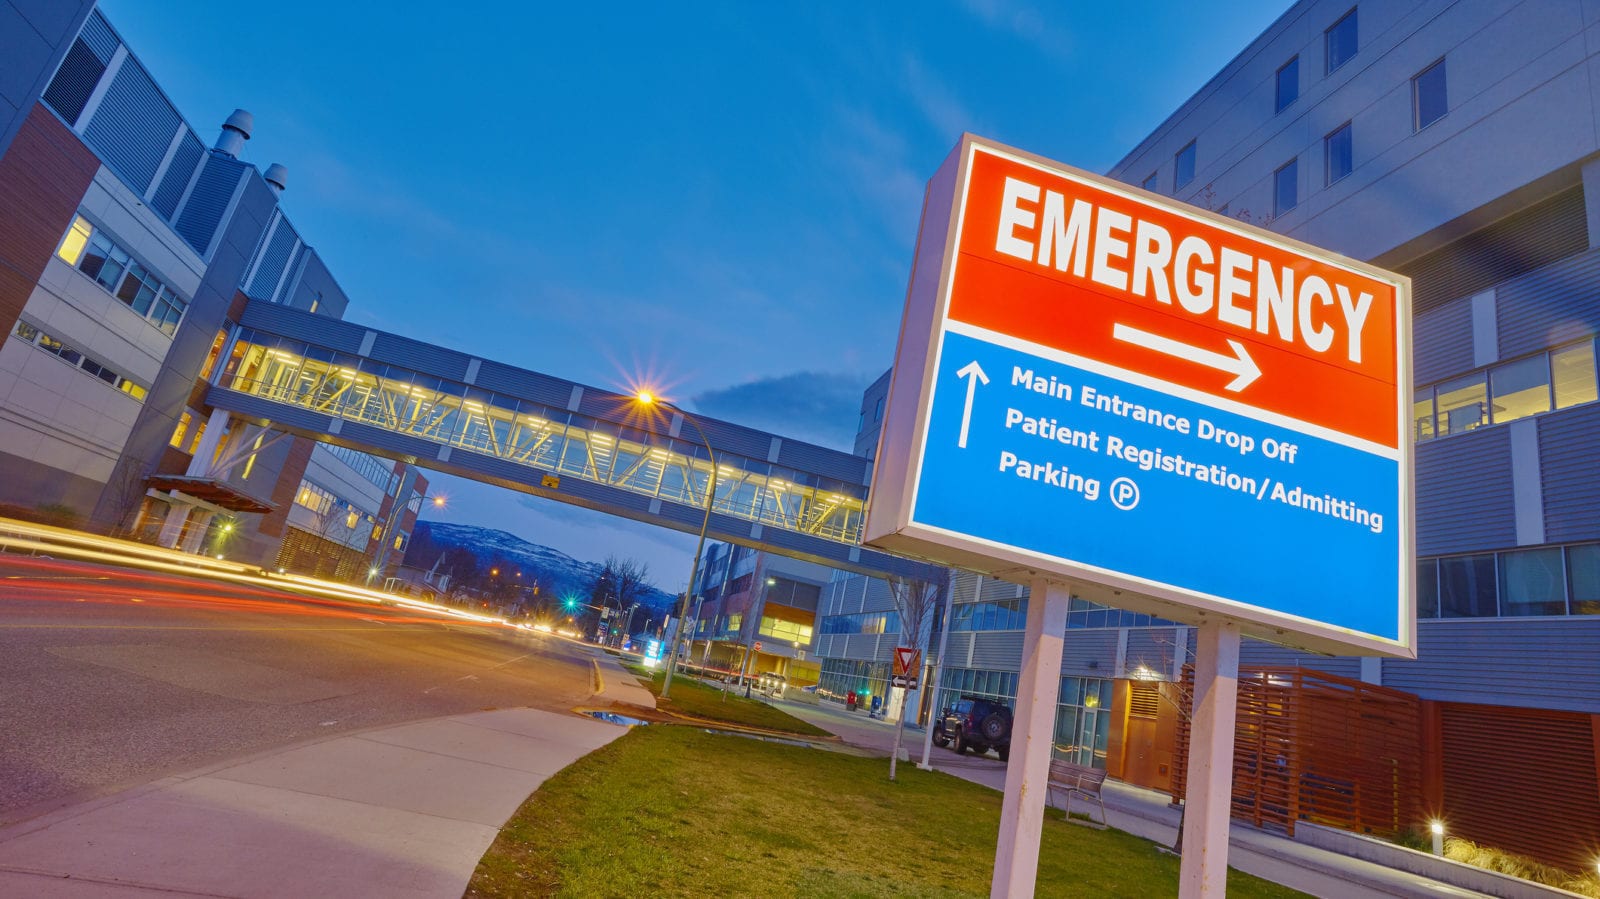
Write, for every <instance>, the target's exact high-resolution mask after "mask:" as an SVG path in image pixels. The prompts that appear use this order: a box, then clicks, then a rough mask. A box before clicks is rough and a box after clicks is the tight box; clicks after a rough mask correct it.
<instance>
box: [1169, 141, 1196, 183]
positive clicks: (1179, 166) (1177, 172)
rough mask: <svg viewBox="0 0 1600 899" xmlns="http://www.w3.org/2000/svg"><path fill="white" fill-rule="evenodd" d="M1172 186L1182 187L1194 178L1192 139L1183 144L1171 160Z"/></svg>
mask: <svg viewBox="0 0 1600 899" xmlns="http://www.w3.org/2000/svg"><path fill="white" fill-rule="evenodd" d="M1172 170H1173V171H1172V187H1173V189H1174V190H1178V189H1182V188H1183V187H1185V186H1186V185H1188V183H1189V182H1190V181H1193V180H1194V141H1189V142H1188V143H1187V144H1184V146H1183V149H1182V150H1179V151H1178V155H1177V156H1176V157H1174V158H1173V160H1172Z"/></svg>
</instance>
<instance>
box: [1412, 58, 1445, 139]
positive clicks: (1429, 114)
mask: <svg viewBox="0 0 1600 899" xmlns="http://www.w3.org/2000/svg"><path fill="white" fill-rule="evenodd" d="M1449 109H1450V102H1449V99H1448V97H1447V95H1446V93H1445V85H1444V60H1442V59H1441V60H1439V61H1438V62H1436V63H1434V64H1433V65H1431V66H1428V67H1427V68H1426V69H1423V70H1422V71H1421V72H1418V73H1417V75H1416V77H1414V78H1412V79H1411V112H1412V122H1411V127H1412V128H1414V129H1415V130H1417V131H1421V130H1422V129H1424V128H1426V127H1428V126H1429V125H1432V124H1433V123H1434V122H1437V121H1439V120H1440V119H1442V118H1444V114H1445V113H1446V112H1448V111H1449Z"/></svg>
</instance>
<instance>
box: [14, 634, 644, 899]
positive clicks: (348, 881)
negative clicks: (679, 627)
mask: <svg viewBox="0 0 1600 899" xmlns="http://www.w3.org/2000/svg"><path fill="white" fill-rule="evenodd" d="M595 684H596V694H595V696H594V702H595V704H596V705H598V706H604V705H608V704H609V703H611V702H613V701H621V702H627V703H631V704H635V705H644V706H647V707H654V705H655V700H654V698H653V697H652V696H651V695H650V693H649V692H648V691H647V690H644V689H643V688H642V687H640V686H638V684H637V682H636V681H634V680H633V678H632V677H630V676H628V675H627V674H626V672H624V671H623V670H622V668H621V667H620V666H619V665H617V663H616V662H615V660H613V659H611V658H610V657H609V656H605V655H603V654H601V655H598V657H597V658H596V659H595ZM626 732H627V729H626V728H624V727H619V726H617V725H614V724H607V723H602V722H599V721H595V720H593V719H590V718H585V717H582V716H580V715H577V714H573V713H557V712H546V711H540V710H536V709H526V708H523V709H499V710H495V711H488V712H477V713H473V714H467V715H457V716H454V717H450V718H441V719H434V720H429V721H419V722H414V723H411V724H403V725H397V726H392V727H384V728H379V729H376V730H370V731H365V732H362V733H356V734H346V735H343V736H339V737H334V738H331V739H327V740H321V741H318V742H314V743H308V744H303V745H300V746H295V747H291V748H288V749H283V750H277V751H274V752H270V753H264V754H262V755H258V756H254V757H252V758H248V759H244V760H237V761H232V762H227V763H224V764H221V765H217V766H214V767H212V768H209V769H205V770H201V771H196V772H191V773H189V774H185V775H182V776H178V777H170V778H167V779H164V780H161V781H157V782H155V783H151V784H147V785H145V786H142V787H139V788H136V789H133V790H129V791H127V792H124V793H120V794H118V795H115V796H111V797H107V798H105V799H102V800H98V801H95V802H90V803H85V804H83V805H79V806H75V807H72V808H67V809H63V810H60V811H58V812H55V813H53V814H50V815H46V816H44V817H42V818H37V819H34V820H30V821H26V822H23V823H21V824H17V825H14V826H12V827H10V828H6V829H4V830H0V896H27V897H42V899H52V897H73V899H79V897H108V899H123V897H156V896H166V897H171V896H173V895H174V894H176V895H196V896H248V897H285V899H287V897H296V899H298V897H307V896H342V897H364V896H373V897H440V899H443V897H449V899H457V897H459V896H461V894H462V892H463V891H464V890H465V889H466V887H467V882H468V880H469V879H470V878H471V876H472V872H473V871H474V870H475V869H476V868H477V866H478V861H479V859H481V858H482V857H483V854H484V852H485V851H487V850H488V848H489V845H490V844H491V843H492V842H493V841H494V838H495V835H496V834H497V833H499V830H500V827H501V825H503V824H504V823H505V822H506V820H507V819H508V818H510V816H511V814H512V813H513V812H515V811H516V810H517V808H518V807H519V806H520V805H521V804H522V802H523V801H524V800H525V799H526V798H527V797H528V796H529V795H530V794H531V793H533V791H535V790H537V789H538V788H539V785H540V784H542V783H544V781H545V779H546V778H548V777H549V776H550V775H552V774H554V773H555V772H557V771H559V770H561V769H562V768H565V767H566V766H567V765H569V764H571V763H572V762H574V761H576V760H577V759H578V758H580V757H582V756H583V755H585V754H586V753H589V752H591V751H593V750H595V749H597V748H599V747H601V746H604V745H605V744H607V743H609V742H611V741H612V740H614V739H616V738H617V737H619V736H621V735H622V734H624V733H626Z"/></svg>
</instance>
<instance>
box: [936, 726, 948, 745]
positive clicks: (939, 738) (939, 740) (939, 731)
mask: <svg viewBox="0 0 1600 899" xmlns="http://www.w3.org/2000/svg"><path fill="white" fill-rule="evenodd" d="M944 744H945V739H944V728H942V727H935V728H934V729H933V745H935V746H943V745H944Z"/></svg>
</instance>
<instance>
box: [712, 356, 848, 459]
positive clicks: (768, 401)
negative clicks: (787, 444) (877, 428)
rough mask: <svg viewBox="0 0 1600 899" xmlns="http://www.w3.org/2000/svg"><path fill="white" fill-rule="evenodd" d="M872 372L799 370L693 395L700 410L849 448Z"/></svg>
mask: <svg viewBox="0 0 1600 899" xmlns="http://www.w3.org/2000/svg"><path fill="white" fill-rule="evenodd" d="M870 383H872V376H871V375H857V374H842V373H833V372H815V371H799V372H794V373H793V374H787V375H778V376H775V377H768V378H758V379H756V380H754V381H747V382H745V383H743V384H735V385H733V386H732V387H725V388H723V389H721V390H708V391H706V392H704V393H701V394H698V395H696V396H694V397H691V399H692V401H693V402H694V407H695V410H696V411H699V412H703V413H705V414H706V415H711V416H715V417H717V418H721V419H725V420H727V421H731V422H734V423H736V424H741V425H745V426H746V427H752V428H761V429H763V430H768V431H772V432H774V433H776V434H778V435H780V436H787V437H794V438H797V439H799V440H804V441H806V442H808V443H816V444H820V445H822V446H828V447H833V448H834V449H841V450H845V451H847V452H848V451H849V450H850V449H851V447H852V446H853V444H854V443H855V435H856V423H857V420H858V418H859V417H860V413H861V392H862V391H863V390H865V389H866V388H867V385H868V384H870Z"/></svg>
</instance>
